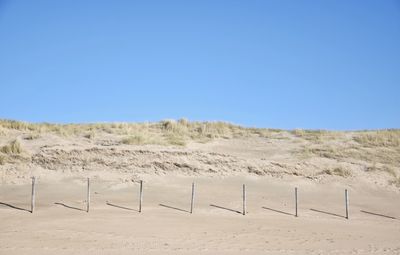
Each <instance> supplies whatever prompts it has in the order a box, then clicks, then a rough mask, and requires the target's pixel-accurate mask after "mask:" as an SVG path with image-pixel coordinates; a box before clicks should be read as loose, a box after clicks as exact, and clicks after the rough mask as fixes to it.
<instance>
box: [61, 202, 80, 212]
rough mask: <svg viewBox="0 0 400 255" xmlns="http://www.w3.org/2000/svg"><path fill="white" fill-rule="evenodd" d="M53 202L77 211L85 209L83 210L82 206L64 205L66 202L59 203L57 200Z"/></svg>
mask: <svg viewBox="0 0 400 255" xmlns="http://www.w3.org/2000/svg"><path fill="white" fill-rule="evenodd" d="M54 204H55V205H61V206H64V207H65V208H68V209H73V210H77V211H85V210H83V209H82V208H78V207H73V206H70V205H66V204H63V203H59V202H57V203H54Z"/></svg>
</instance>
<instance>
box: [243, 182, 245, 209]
mask: <svg viewBox="0 0 400 255" xmlns="http://www.w3.org/2000/svg"><path fill="white" fill-rule="evenodd" d="M243 215H246V185H245V184H243Z"/></svg>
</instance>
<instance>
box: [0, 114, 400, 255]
mask: <svg viewBox="0 0 400 255" xmlns="http://www.w3.org/2000/svg"><path fill="white" fill-rule="evenodd" d="M0 123H3V124H2V126H1V125H0V178H1V179H0V182H1V185H0V229H1V231H0V254H7V255H9V254H15V255H17V254H29V255H36V254H37V255H39V254H40V255H42V254H400V168H399V166H400V146H399V144H400V132H399V131H395V130H394V131H383V132H372V131H371V132H367V131H365V132H319V131H310V132H305V131H302V132H300V131H298V132H289V131H283V130H277V131H274V130H272V131H271V130H256V129H244V128H240V127H233V126H229V125H226V124H215V125H214V124H213V125H214V126H213V125H211V124H208V125H209V126H208V128H207V125H206V124H204V125H203V124H201V123H200V124H185V123H183V124H177V123H172V122H171V123H172V124H171V123H169V124H171V125H172V126H168V125H167V126H166V125H165V123H164V124H162V123H161V124H157V123H156V124H151V125H147V124H143V125H135V124H131V125H128V124H121V125H114V124H104V125H86V126H85V125H75V126H74V125H67V126H57V125H53V126H52V125H46V124H42V125H34V124H25V123H16V122H9V121H8V122H7V121H3V122H0ZM196 125H197V126H196ZM114 126H115V127H114ZM203 126H205V127H206V128H205V129H201V130H203V131H204V130H205V131H204V132H206V133H202V132H203V131H201V133H199V132H200V131H197V130H198V128H199V127H200V128H201V127H203ZM216 127H218V128H219V129H215V128H216ZM212 128H214V129H212ZM207 130H211V131H207ZM138 132H139V134H141V135H142V136H141V137H142V138H141V139H145V140H144V141H148V140H149V139H150V140H151V139H155V138H154V137H156V138H157V137H158V138H157V139H158V140H157V141H156V142H165V141H169V144H126V143H125V142H124V139H126V137H127V136H128V138H130V139H132V137H134V138H133V142H139V143H142V142H143V140H140V139H139V140H137V139H138V138H137V135H138ZM140 132H142V133H140ZM207 132H210V133H207ZM88 135H89V136H88ZM193 135H194V137H197V136H198V135H202V136H201V139H205V140H199V139H197V140H196V139H192V138H191V137H192V136H193ZM208 135H211V136H210V137H216V138H213V139H209V136H208ZM177 136H178V138H176V137H177ZM135 137H136V138H135ZM171 139H172V140H171ZM174 139H175V140H174ZM171 141H172V142H171ZM177 141H178V142H182V141H185V143H186V144H185V145H184V146H178V145H174V144H171V143H176V142H177ZM32 176H36V178H37V187H36V188H37V190H36V191H37V192H36V208H35V211H34V213H30V194H31V179H30V178H31V177H32ZM88 177H89V178H90V180H91V204H90V212H89V213H87V212H86V211H85V210H86V178H88ZM139 180H143V181H144V198H143V199H144V200H143V208H142V212H141V213H139V212H138V205H139V194H138V192H139V184H138V181H139ZM192 182H195V183H196V192H195V206H194V213H193V214H190V213H189V210H190V200H191V185H192ZM243 184H245V185H246V191H247V214H246V215H242V208H243V204H242V185H243ZM295 187H298V191H299V193H298V195H299V208H298V213H299V217H295V216H294V213H295V206H294V188H295ZM345 189H347V190H348V191H349V198H350V200H349V201H350V208H349V212H350V215H349V216H350V218H349V219H346V218H345V198H344V197H345V195H344V192H345Z"/></svg>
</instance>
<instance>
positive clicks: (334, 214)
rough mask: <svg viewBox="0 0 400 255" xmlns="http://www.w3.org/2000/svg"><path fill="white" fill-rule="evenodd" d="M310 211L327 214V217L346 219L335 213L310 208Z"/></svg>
mask: <svg viewBox="0 0 400 255" xmlns="http://www.w3.org/2000/svg"><path fill="white" fill-rule="evenodd" d="M310 211H313V212H319V213H323V214H328V215H331V216H336V217H340V218H345V219H346V216H343V215H340V214H336V213H331V212H326V211H321V210H317V209H313V208H311V209H310Z"/></svg>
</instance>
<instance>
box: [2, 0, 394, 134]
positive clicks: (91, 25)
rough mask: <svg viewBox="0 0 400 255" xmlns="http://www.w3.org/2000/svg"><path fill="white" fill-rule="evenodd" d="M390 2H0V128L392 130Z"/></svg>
mask: <svg viewBox="0 0 400 255" xmlns="http://www.w3.org/2000/svg"><path fill="white" fill-rule="evenodd" d="M399 99H400V1H390V0H383V1H375V0H373V1H361V0H360V1H352V0H344V1H339V0H338V1H330V0H327V1H295V0H293V1H277V0H271V1H234V0H232V1H50V0H49V1H40V0H38V1H19V0H16V1H11V0H8V1H7V0H0V118H9V119H17V120H25V121H33V122H42V121H46V122H62V123H69V122H97V121H158V120H162V119H168V118H175V119H177V118H181V117H186V118H188V119H189V120H211V121H212V120H224V121H229V122H233V123H237V124H242V125H246V126H256V127H270V128H285V129H292V128H313V129H339V130H350V129H378V128H400V103H399Z"/></svg>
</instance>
